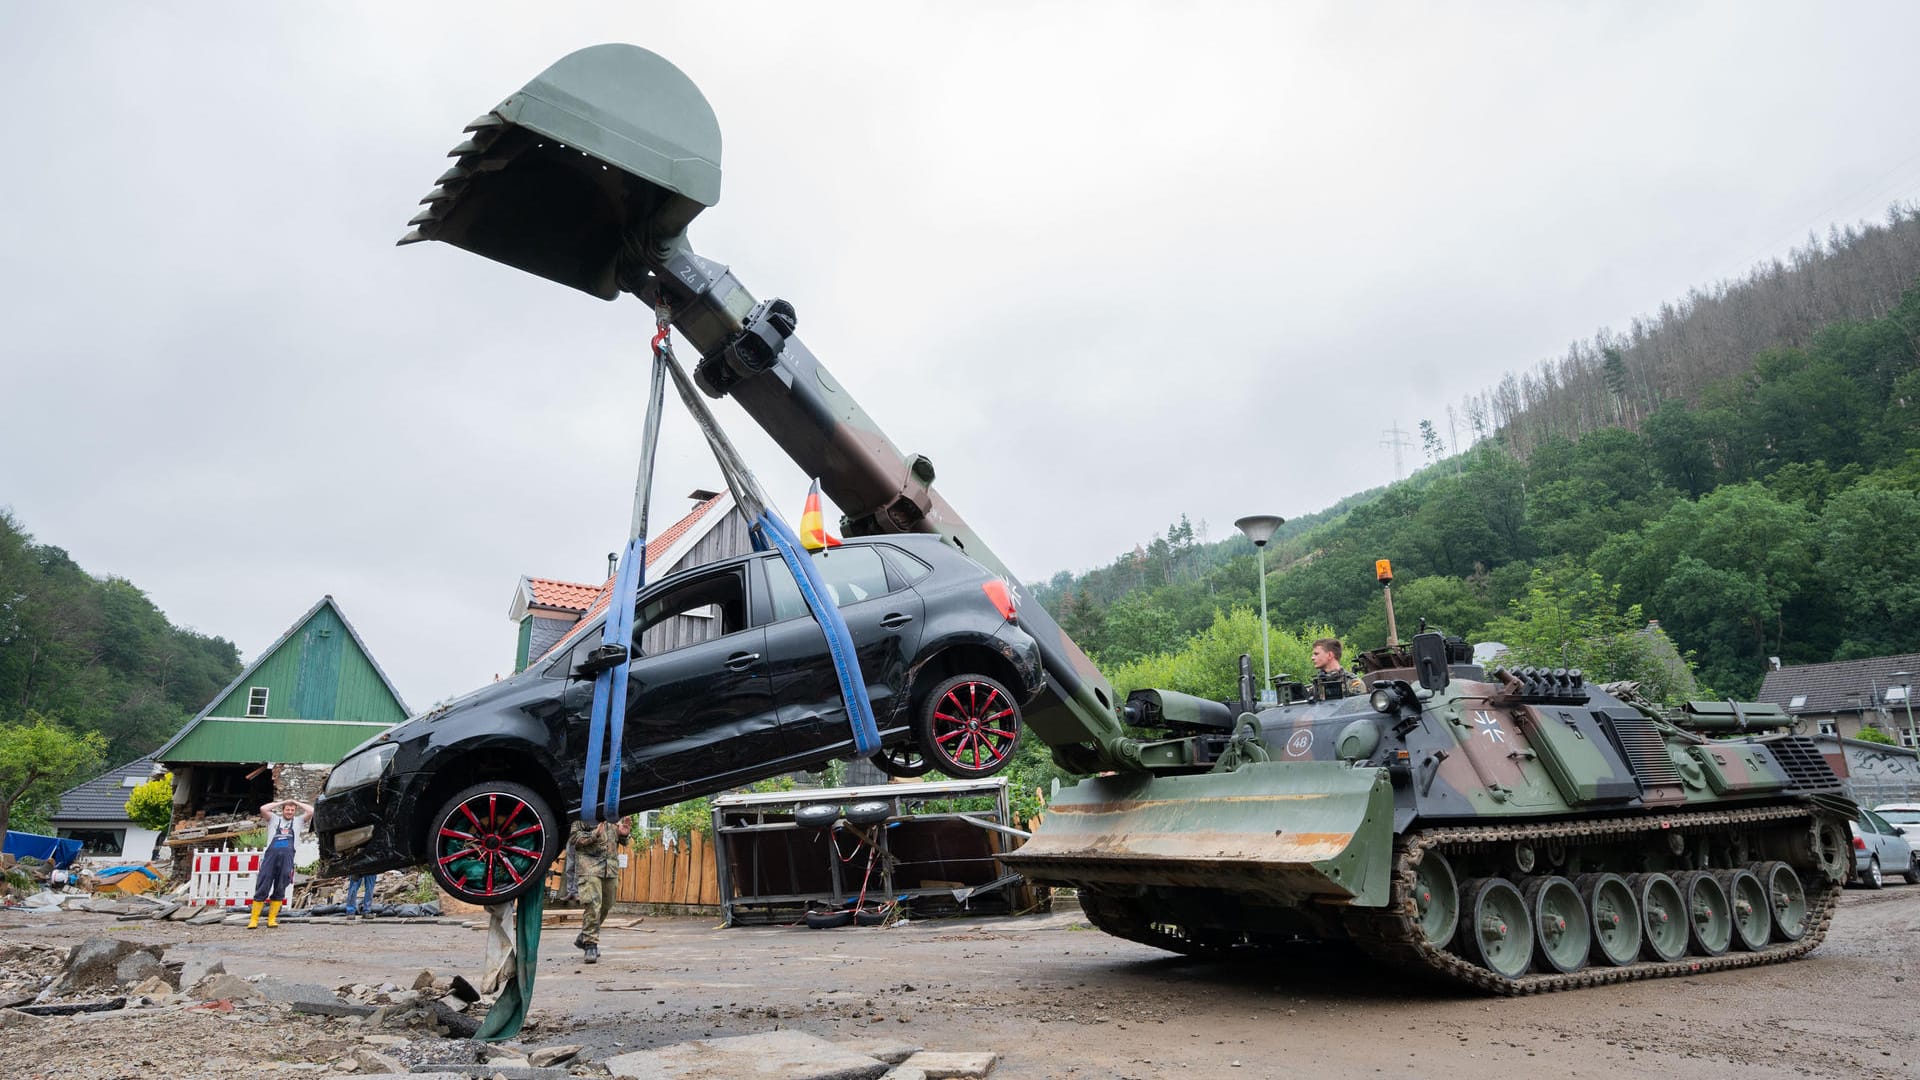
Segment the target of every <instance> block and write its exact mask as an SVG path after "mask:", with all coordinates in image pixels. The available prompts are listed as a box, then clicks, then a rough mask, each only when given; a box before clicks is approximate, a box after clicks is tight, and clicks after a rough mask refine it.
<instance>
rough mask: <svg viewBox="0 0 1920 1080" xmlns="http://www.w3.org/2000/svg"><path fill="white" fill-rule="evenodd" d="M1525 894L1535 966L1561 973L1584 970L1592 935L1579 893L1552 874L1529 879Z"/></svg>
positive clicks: (1571, 885)
mask: <svg viewBox="0 0 1920 1080" xmlns="http://www.w3.org/2000/svg"><path fill="white" fill-rule="evenodd" d="M1524 892H1525V894H1526V898H1527V914H1529V915H1531V916H1532V917H1533V945H1534V948H1533V954H1534V959H1535V963H1534V966H1535V967H1537V968H1539V969H1540V970H1542V971H1545V970H1548V969H1552V970H1554V971H1558V972H1560V973H1562V974H1565V973H1567V972H1569V971H1579V970H1580V969H1581V968H1583V967H1586V966H1587V950H1588V949H1589V947H1591V946H1592V944H1593V932H1592V930H1591V929H1590V927H1589V925H1588V921H1587V905H1586V903H1585V902H1584V901H1583V900H1581V899H1580V890H1578V889H1576V888H1574V887H1573V882H1571V881H1568V880H1567V879H1566V878H1563V877H1560V876H1559V875H1557V874H1555V875H1550V876H1547V877H1536V878H1531V879H1529V880H1528V881H1527V885H1526V889H1525V890H1524Z"/></svg>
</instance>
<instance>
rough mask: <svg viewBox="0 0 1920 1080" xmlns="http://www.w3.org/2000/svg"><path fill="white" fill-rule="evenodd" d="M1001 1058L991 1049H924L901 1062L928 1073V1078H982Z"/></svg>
mask: <svg viewBox="0 0 1920 1080" xmlns="http://www.w3.org/2000/svg"><path fill="white" fill-rule="evenodd" d="M999 1060H1000V1055H999V1054H996V1053H994V1052H993V1051H991V1050H964V1051H958V1052H955V1051H947V1050H922V1051H920V1052H919V1053H917V1054H915V1055H913V1056H912V1057H910V1058H908V1059H907V1060H905V1061H903V1062H901V1063H900V1064H901V1066H902V1067H903V1068H908V1069H918V1070H920V1071H921V1072H923V1073H926V1074H927V1080H980V1078H981V1077H984V1076H986V1075H987V1074H988V1073H990V1072H992V1071H993V1063H994V1062H996V1061H999Z"/></svg>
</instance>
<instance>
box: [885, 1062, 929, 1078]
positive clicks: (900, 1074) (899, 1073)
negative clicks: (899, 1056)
mask: <svg viewBox="0 0 1920 1080" xmlns="http://www.w3.org/2000/svg"><path fill="white" fill-rule="evenodd" d="M880 1080H927V1074H926V1073H923V1072H921V1071H920V1070H919V1069H909V1068H907V1067H906V1066H905V1065H901V1066H898V1067H896V1068H892V1069H889V1070H887V1075H885V1076H883V1077H881V1078H880Z"/></svg>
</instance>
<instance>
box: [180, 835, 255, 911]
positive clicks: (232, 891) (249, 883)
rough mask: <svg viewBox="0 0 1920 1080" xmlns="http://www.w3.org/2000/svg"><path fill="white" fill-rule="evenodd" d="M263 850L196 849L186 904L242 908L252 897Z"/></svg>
mask: <svg viewBox="0 0 1920 1080" xmlns="http://www.w3.org/2000/svg"><path fill="white" fill-rule="evenodd" d="M265 854H266V851H265V850H262V849H243V850H230V849H228V848H224V847H223V848H221V849H220V850H218V851H196V852H194V853H193V876H192V877H191V878H189V879H187V903H189V904H204V905H207V906H210V907H242V906H245V905H246V903H247V902H248V901H250V900H252V899H253V886H254V881H255V879H257V878H258V877H259V876H260V857H261V856H263V855H265Z"/></svg>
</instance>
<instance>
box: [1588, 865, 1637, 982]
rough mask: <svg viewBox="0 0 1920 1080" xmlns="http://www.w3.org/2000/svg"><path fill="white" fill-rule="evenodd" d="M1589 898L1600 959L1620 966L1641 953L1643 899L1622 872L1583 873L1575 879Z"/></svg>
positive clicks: (1589, 911)
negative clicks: (1641, 907) (1637, 895)
mask: <svg viewBox="0 0 1920 1080" xmlns="http://www.w3.org/2000/svg"><path fill="white" fill-rule="evenodd" d="M1574 887H1575V888H1577V889H1578V890H1579V891H1580V899H1581V900H1583V901H1585V902H1586V905H1587V918H1588V921H1589V923H1590V924H1591V925H1592V927H1593V946H1594V951H1595V952H1597V953H1598V956H1597V959H1599V960H1600V961H1601V962H1603V963H1607V964H1611V965H1613V966H1614V967H1620V966H1621V965H1623V964H1631V963H1633V962H1634V961H1635V960H1637V959H1639V957H1640V903H1639V901H1637V900H1635V899H1634V898H1633V888H1632V887H1631V886H1629V885H1628V884H1627V879H1626V878H1623V877H1621V876H1620V875H1619V874H1581V875H1580V876H1579V877H1578V878H1576V879H1574Z"/></svg>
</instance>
